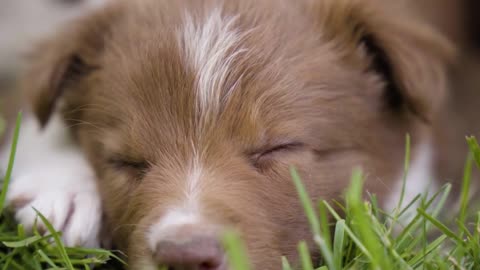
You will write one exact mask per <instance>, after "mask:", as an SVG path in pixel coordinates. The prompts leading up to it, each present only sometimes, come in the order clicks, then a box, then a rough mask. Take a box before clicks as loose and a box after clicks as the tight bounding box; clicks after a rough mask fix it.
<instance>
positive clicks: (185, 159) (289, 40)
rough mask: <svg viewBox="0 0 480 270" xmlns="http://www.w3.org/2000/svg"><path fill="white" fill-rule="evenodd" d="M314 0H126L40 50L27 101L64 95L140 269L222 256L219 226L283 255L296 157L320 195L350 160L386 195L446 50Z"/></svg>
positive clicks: (213, 262)
mask: <svg viewBox="0 0 480 270" xmlns="http://www.w3.org/2000/svg"><path fill="white" fill-rule="evenodd" d="M307 2H308V3H305V2H302V3H292V2H291V1H285V2H281V3H271V2H269V1H238V3H223V2H222V1H207V2H205V3H203V2H202V4H200V3H197V2H196V1H174V2H172V1H142V2H141V3H138V2H132V1H121V2H117V3H115V4H114V5H112V6H111V7H109V8H107V9H105V10H103V11H102V12H99V13H97V14H96V15H94V16H91V17H90V18H87V19H86V20H85V21H82V22H79V23H78V24H77V25H76V28H75V29H74V30H70V31H68V32H66V33H65V34H64V35H63V36H60V37H57V38H56V39H54V40H53V41H52V42H51V43H50V44H49V45H48V46H47V47H45V49H44V50H43V51H42V54H41V57H40V58H39V59H37V60H36V61H34V63H33V69H32V70H33V71H32V72H30V73H28V74H29V75H28V77H27V78H28V80H27V85H26V87H27V90H28V92H30V93H31V97H32V100H33V108H34V111H35V112H36V113H37V115H38V116H39V119H40V121H41V122H42V123H44V124H45V123H47V121H48V118H49V115H50V114H51V112H52V111H54V107H55V105H57V107H58V109H60V110H62V111H63V113H64V116H65V119H66V121H67V123H69V125H70V126H71V127H72V129H73V131H74V133H75V135H76V136H77V138H78V140H79V143H80V144H81V145H82V147H83V148H84V150H85V151H86V153H87V155H88V156H89V158H90V160H91V163H92V165H93V166H94V167H95V170H96V172H97V176H98V179H99V180H98V184H99V188H100V192H101V193H102V198H103V200H104V208H105V213H106V216H107V222H108V223H109V224H110V225H111V227H112V234H113V237H114V241H115V242H116V243H117V244H118V245H119V246H120V248H121V249H123V250H125V251H126V252H127V253H128V255H129V259H130V263H131V267H132V268H133V269H140V268H141V269H143V268H142V267H153V266H155V265H156V264H157V263H163V264H168V265H170V266H172V267H177V266H179V267H184V266H192V265H197V264H202V265H206V266H208V267H210V268H206V269H224V268H222V267H225V266H224V262H223V255H222V253H221V250H220V251H219V248H218V247H217V245H218V242H217V241H218V237H219V235H221V233H222V232H223V231H224V230H225V229H236V230H238V231H239V232H240V233H241V235H242V237H243V239H244V241H245V242H246V244H247V247H248V251H249V254H250V257H251V260H252V263H253V265H254V266H255V268H257V269H278V267H279V264H280V256H281V255H286V256H287V257H289V258H291V259H293V260H294V261H295V256H296V255H295V253H296V243H297V242H298V241H299V240H302V239H310V238H311V237H310V233H309V229H308V226H307V224H306V218H305V216H304V215H303V214H302V213H303V211H302V210H301V206H300V205H299V203H298V199H297V196H296V192H295V189H294V186H293V185H292V181H291V179H290V174H289V168H290V166H295V167H296V168H297V169H298V170H299V172H300V174H301V176H302V178H303V181H304V182H305V184H306V186H307V188H308V191H309V193H310V194H311V195H312V197H313V198H314V199H315V200H317V199H319V198H323V199H338V197H339V196H340V195H341V192H342V190H343V188H344V187H345V186H346V185H347V184H348V179H349V175H350V172H351V169H352V168H353V167H356V166H361V167H362V168H363V169H364V171H365V172H366V173H367V175H368V176H369V177H368V180H367V184H366V186H367V188H368V189H369V191H371V192H374V193H379V194H380V195H381V194H382V191H385V189H388V186H389V185H390V184H389V183H391V182H392V181H393V180H394V179H395V178H396V177H397V176H398V174H399V172H400V167H401V164H402V158H403V147H404V137H405V133H407V132H409V133H411V134H412V136H414V138H417V137H420V136H421V133H422V132H421V130H422V129H425V127H426V126H428V122H429V120H430V119H432V118H433V117H434V116H435V111H436V110H437V109H438V107H439V106H440V104H441V100H442V97H443V95H444V93H445V75H444V69H445V61H446V59H447V58H448V57H447V56H448V55H449V50H448V49H446V47H445V46H443V44H444V41H443V40H442V39H441V38H439V37H437V36H436V35H435V34H434V33H433V32H431V31H430V30H429V29H426V28H422V27H423V26H422V25H419V24H417V23H414V22H413V21H412V20H408V21H407V20H404V19H405V18H404V17H402V16H401V15H399V14H398V13H395V14H386V13H385V12H384V11H383V9H380V8H379V6H375V5H370V3H369V1H339V0H323V1H318V2H317V1H307ZM405 21H407V22H405ZM447 48H448V47H447ZM195 250H196V251H195ZM198 250H202V252H200V253H198V252H197V251H198ZM179 254H180V255H179Z"/></svg>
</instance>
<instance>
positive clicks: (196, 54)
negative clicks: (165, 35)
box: [177, 8, 246, 112]
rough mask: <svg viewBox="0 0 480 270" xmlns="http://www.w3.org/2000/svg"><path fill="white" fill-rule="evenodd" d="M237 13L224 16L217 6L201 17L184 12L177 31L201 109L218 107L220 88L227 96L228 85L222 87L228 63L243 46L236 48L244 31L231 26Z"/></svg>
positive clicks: (209, 109)
mask: <svg viewBox="0 0 480 270" xmlns="http://www.w3.org/2000/svg"><path fill="white" fill-rule="evenodd" d="M236 21H237V17H235V16H225V15H223V14H222V11H221V9H220V8H215V9H213V10H212V11H210V13H209V14H207V15H206V16H205V17H200V16H198V17H193V16H192V15H190V14H188V13H186V14H185V18H184V25H183V29H179V32H177V39H178V43H179V45H180V48H182V50H183V51H182V53H183V55H182V56H183V57H184V58H185V64H186V65H187V67H188V68H191V69H192V70H193V71H194V72H195V76H196V85H195V86H196V89H195V90H196V91H197V98H198V100H197V105H198V107H199V110H200V111H201V112H207V111H215V110H217V109H218V107H219V105H220V103H221V99H222V92H224V91H225V92H224V95H225V96H228V94H229V92H230V91H232V90H233V88H234V87H235V85H234V86H233V87H231V88H232V89H224V91H222V89H221V88H222V87H224V83H225V82H226V79H227V76H228V75H229V72H230V70H231V68H232V63H233V62H234V61H235V60H236V59H237V58H238V57H239V56H240V55H241V54H242V53H244V52H245V51H246V50H245V49H243V48H240V44H239V43H240V41H241V40H242V39H243V38H244V36H245V34H241V33H240V32H239V31H238V29H236V28H235V23H236Z"/></svg>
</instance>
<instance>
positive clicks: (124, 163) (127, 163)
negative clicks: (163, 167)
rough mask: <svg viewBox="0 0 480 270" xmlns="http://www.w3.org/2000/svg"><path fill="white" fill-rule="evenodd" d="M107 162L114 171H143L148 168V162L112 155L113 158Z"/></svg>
mask: <svg viewBox="0 0 480 270" xmlns="http://www.w3.org/2000/svg"><path fill="white" fill-rule="evenodd" d="M107 162H108V163H109V164H110V165H112V166H113V167H115V168H116V169H125V168H131V169H135V170H139V171H144V170H147V169H148V168H149V167H150V164H149V163H148V161H145V160H138V159H133V158H128V157H124V156H121V155H114V156H113V157H111V158H109V159H108V160H107Z"/></svg>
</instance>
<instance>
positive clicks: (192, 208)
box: [146, 158, 202, 250]
mask: <svg viewBox="0 0 480 270" xmlns="http://www.w3.org/2000/svg"><path fill="white" fill-rule="evenodd" d="M201 176H202V170H201V167H200V163H199V161H198V159H197V158H194V159H193V161H192V163H191V166H190V168H189V175H188V176H187V177H186V179H185V186H184V187H185V189H184V196H183V198H182V201H181V202H179V203H178V204H176V205H172V209H170V210H168V211H167V212H166V214H165V215H163V216H162V217H161V218H160V220H159V221H158V222H157V223H155V224H154V225H153V226H152V227H151V228H150V230H149V231H148V232H147V235H146V237H147V240H148V244H149V247H150V248H151V250H155V248H156V245H157V243H158V242H159V241H160V240H161V239H163V238H165V237H168V235H169V233H171V232H172V231H174V230H175V228H178V227H180V226H183V225H190V224H199V223H200V222H201V221H202V217H201V213H200V207H199V201H198V200H199V194H200V184H201V183H200V181H201Z"/></svg>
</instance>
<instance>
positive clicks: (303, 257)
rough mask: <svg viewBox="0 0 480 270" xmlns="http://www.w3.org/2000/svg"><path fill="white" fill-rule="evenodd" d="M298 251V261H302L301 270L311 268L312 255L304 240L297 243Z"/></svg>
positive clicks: (309, 269) (310, 269)
mask: <svg viewBox="0 0 480 270" xmlns="http://www.w3.org/2000/svg"><path fill="white" fill-rule="evenodd" d="M298 253H299V254H300V261H301V263H302V269H303V270H313V264H312V257H311V256H310V251H309V250H308V246H307V243H306V242H305V241H302V242H300V244H298Z"/></svg>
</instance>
